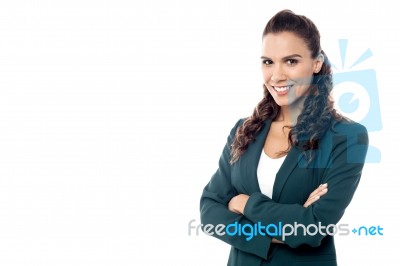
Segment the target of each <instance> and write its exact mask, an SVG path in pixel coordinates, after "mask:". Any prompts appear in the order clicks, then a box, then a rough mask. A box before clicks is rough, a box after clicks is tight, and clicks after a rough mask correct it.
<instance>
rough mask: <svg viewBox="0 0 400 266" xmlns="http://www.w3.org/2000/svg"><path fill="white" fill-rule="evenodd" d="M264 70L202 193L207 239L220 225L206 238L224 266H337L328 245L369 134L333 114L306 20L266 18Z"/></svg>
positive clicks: (316, 40)
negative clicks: (260, 93) (256, 95)
mask: <svg viewBox="0 0 400 266" xmlns="http://www.w3.org/2000/svg"><path fill="white" fill-rule="evenodd" d="M261 64H262V73H263V78H264V85H263V88H264V98H263V99H262V100H261V101H260V103H259V104H258V105H257V106H256V108H255V110H254V112H253V114H252V116H250V117H248V118H245V119H240V120H239V121H238V122H237V123H236V125H235V126H234V127H233V129H232V130H231V133H230V135H229V137H228V141H227V144H226V145H225V148H224V150H223V152H222V155H221V158H220V161H219V168H218V170H217V171H216V173H215V174H214V175H213V176H212V178H211V180H210V182H209V183H208V184H207V185H206V187H205V188H204V191H203V194H202V197H201V201H200V211H201V221H202V225H203V230H204V228H207V230H208V229H209V228H213V227H215V226H217V225H220V224H222V225H225V231H221V227H219V233H214V234H212V235H213V236H215V237H217V238H219V239H221V240H223V241H224V242H226V243H228V244H230V245H231V252H230V256H229V261H228V265H245V266H251V265H279V266H282V265H307V266H312V265H318V266H324V265H337V262H336V254H335V246H334V238H333V235H334V233H335V231H336V232H337V230H338V227H336V223H338V221H339V220H340V218H341V217H342V216H343V214H344V210H345V209H346V207H347V206H348V205H349V203H350V201H351V199H352V197H353V194H354V192H355V190H356V188H357V186H358V183H359V180H360V177H361V171H362V168H363V165H364V160H365V156H366V152H367V147H368V135H367V131H366V129H365V127H364V126H362V125H360V124H357V123H355V122H352V121H350V120H348V119H346V118H344V117H342V116H340V115H339V114H337V113H336V111H335V109H334V108H333V101H332V100H331V99H330V97H329V92H330V91H331V89H332V74H331V68H330V65H329V61H328V58H327V56H326V54H325V53H324V52H323V51H322V50H321V46H320V35H319V32H318V29H317V28H316V26H315V25H314V23H313V22H312V21H310V20H309V19H308V18H306V17H304V16H300V15H296V14H294V13H293V12H292V11H290V10H283V11H281V12H279V13H277V14H276V15H275V16H274V17H272V18H271V20H270V21H269V22H268V24H267V25H266V27H265V30H264V32H263V37H262V56H261ZM328 189H329V191H328ZM300 224H301V225H300ZM206 225H207V226H208V227H205V226H206ZM254 225H257V226H258V228H259V229H257V228H256V227H254ZM267 225H271V226H269V227H268V228H266V227H265V226H267ZM282 225H283V226H285V228H284V231H283V232H282ZM295 225H298V227H297V229H296V230H297V231H296V232H297V233H296V234H295V233H294V231H293V232H290V230H291V229H293V228H294V226H295ZM262 226H264V227H262ZM290 226H292V227H290ZM327 228H328V229H329V230H328V229H327ZM250 229H251V230H252V231H251V230H250ZM273 229H274V230H273ZM257 230H258V231H257ZM204 231H206V230H204ZM221 232H222V233H221ZM207 233H208V234H210V231H207ZM250 233H251V234H250ZM250 236H251V237H250Z"/></svg>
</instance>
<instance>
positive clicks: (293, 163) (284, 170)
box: [272, 146, 302, 202]
mask: <svg viewBox="0 0 400 266" xmlns="http://www.w3.org/2000/svg"><path fill="white" fill-rule="evenodd" d="M301 156H302V152H301V150H300V149H299V148H298V147H296V146H294V147H292V148H291V149H290V151H289V153H288V154H287V156H286V158H285V160H284V161H283V163H282V165H281V167H280V168H279V171H278V173H277V174H276V177H275V183H274V188H273V192H272V199H273V200H274V201H275V202H279V198H280V196H281V192H282V189H283V186H284V185H285V183H286V180H287V179H288V177H289V176H290V174H291V173H292V172H293V170H294V169H295V168H296V167H297V165H298V163H299V160H300V158H301Z"/></svg>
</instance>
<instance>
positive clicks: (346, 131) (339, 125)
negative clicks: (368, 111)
mask: <svg viewBox="0 0 400 266" xmlns="http://www.w3.org/2000/svg"><path fill="white" fill-rule="evenodd" d="M327 134H329V135H330V136H331V137H336V136H347V137H348V138H352V137H353V138H355V139H356V140H358V141H357V142H364V141H367V142H368V131H367V129H366V127H365V126H363V125H361V124H359V123H357V122H354V121H352V120H342V121H336V122H335V123H334V124H333V127H332V128H330V129H328V130H327ZM363 140H364V141H363Z"/></svg>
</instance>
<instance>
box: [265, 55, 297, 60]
mask: <svg viewBox="0 0 400 266" xmlns="http://www.w3.org/2000/svg"><path fill="white" fill-rule="evenodd" d="M293 57H300V58H303V57H302V56H301V55H299V54H291V55H288V56H285V57H283V58H282V61H285V60H288V59H290V58H293ZM261 59H264V60H271V58H269V57H267V56H261Z"/></svg>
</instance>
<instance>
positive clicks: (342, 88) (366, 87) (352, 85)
mask: <svg viewBox="0 0 400 266" xmlns="http://www.w3.org/2000/svg"><path fill="white" fill-rule="evenodd" d="M339 46H340V52H341V58H342V67H344V61H345V57H346V48H347V40H339ZM371 56H372V52H371V50H369V49H368V50H367V51H366V52H364V54H362V55H361V56H360V58H359V59H358V60H357V61H356V62H355V63H354V64H353V65H352V66H351V67H350V68H352V67H353V66H355V65H357V64H359V63H361V62H363V61H364V60H366V59H367V58H369V57H371ZM332 66H333V67H334V68H336V67H335V66H334V65H332ZM333 94H334V95H339V97H336V98H335V101H336V107H337V108H338V109H339V110H338V111H339V112H341V113H343V114H344V115H349V116H350V117H351V118H352V119H353V120H355V122H358V123H360V124H362V125H364V126H365V127H366V128H367V130H368V132H374V131H379V130H381V129H382V118H381V111H380V104H379V95H378V85H377V78H376V72H375V70H373V69H365V70H357V71H341V72H338V73H334V74H333ZM352 115H353V116H352ZM354 117H356V119H354ZM380 161H381V153H380V151H379V149H377V148H376V147H374V146H371V145H369V147H368V154H367V158H366V162H370V163H378V162H380Z"/></svg>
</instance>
